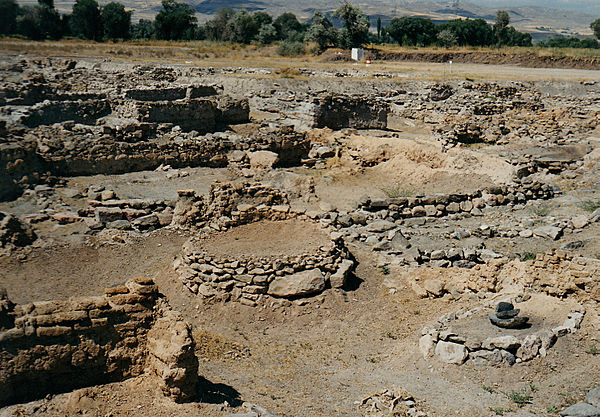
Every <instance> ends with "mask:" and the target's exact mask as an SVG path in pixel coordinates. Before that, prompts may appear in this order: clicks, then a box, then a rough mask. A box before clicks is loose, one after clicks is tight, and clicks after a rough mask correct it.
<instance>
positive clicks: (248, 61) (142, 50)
mask: <svg viewBox="0 0 600 417" xmlns="http://www.w3.org/2000/svg"><path fill="white" fill-rule="evenodd" d="M371 47H374V48H378V49H381V50H385V51H390V52H395V51H409V50H410V51H423V52H437V51H442V50H443V49H442V48H438V47H430V48H403V47H400V46H397V45H377V46H375V45H371ZM307 50H310V47H309V48H308V49H307ZM451 50H452V51H481V52H486V51H492V52H493V51H496V52H498V51H503V52H515V53H516V52H518V53H527V52H530V51H538V52H537V53H539V54H548V53H551V51H552V50H549V49H541V48H503V49H489V48H487V49H486V48H455V49H451ZM569 51H570V50H567V51H561V52H562V53H563V54H564V53H569ZM588 52H589V53H590V54H591V53H597V52H598V51H593V52H591V51H588ZM572 53H573V54H575V53H580V54H585V53H586V52H585V50H583V51H581V50H580V51H573V52H572ZM598 53H600V52H598ZM0 54H4V55H21V54H25V55H29V56H44V57H66V58H93V59H104V58H109V59H111V60H114V61H126V62H140V63H170V64H182V65H188V66H194V65H198V66H212V67H231V66H234V67H253V68H276V69H277V68H279V69H281V70H283V71H280V72H279V73H274V74H272V75H265V74H254V75H253V77H256V78H268V77H276V78H297V79H303V76H301V75H297V74H290V73H286V71H285V69H286V68H302V67H304V68H309V69H313V70H318V69H320V70H329V71H353V70H356V69H361V70H364V71H365V74H363V75H361V77H363V79H368V78H375V74H376V73H379V72H390V73H394V74H396V75H395V78H394V80H398V81H402V80H404V79H406V78H411V79H423V80H432V81H447V80H449V79H456V80H464V79H469V80H479V79H499V80H500V79H513V78H514V71H515V70H514V68H511V67H510V66H507V65H478V64H469V63H465V64H460V63H455V65H454V68H449V67H448V65H447V63H423V62H410V61H377V62H373V63H372V64H371V65H370V66H365V65H364V64H358V63H356V62H353V61H350V62H348V61H346V60H330V59H326V55H314V54H311V53H307V54H306V55H303V56H300V57H282V56H279V55H278V54H277V44H273V45H267V46H262V45H258V44H254V45H240V44H230V43H225V42H211V41H156V40H132V41H126V42H118V43H113V42H101V43H100V42H91V41H84V40H80V39H62V40H60V41H44V42H36V41H29V40H23V39H15V38H2V37H0ZM518 71H519V76H520V77H521V78H522V79H523V80H537V79H548V77H550V76H551V77H552V79H577V80H587V79H595V78H596V77H595V75H594V73H593V72H590V71H586V70H577V69H565V70H561V72H560V74H559V73H557V72H556V71H554V72H553V73H552V74H549V73H547V72H546V71H544V70H543V69H536V68H534V69H530V68H525V67H523V68H520V69H519V70H518ZM369 73H371V74H373V76H370V75H369ZM233 76H235V75H233Z"/></svg>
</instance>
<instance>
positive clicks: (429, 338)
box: [419, 294, 585, 366]
mask: <svg viewBox="0 0 600 417" xmlns="http://www.w3.org/2000/svg"><path fill="white" fill-rule="evenodd" d="M497 303H498V301H494V302H490V303H489V305H484V306H479V307H475V308H472V309H470V310H462V311H457V312H452V313H449V314H445V315H443V316H441V317H440V318H439V319H438V320H437V321H436V322H435V323H434V324H433V325H431V326H426V327H425V328H423V330H422V331H421V334H422V336H421V339H420V340H419V347H420V349H421V352H422V353H423V355H424V356H425V357H426V358H428V357H431V356H434V355H435V356H436V357H437V358H438V359H440V360H441V361H443V362H447V363H454V364H458V365H460V364H462V363H465V362H466V363H469V364H472V365H479V366H481V365H496V366H497V365H513V364H514V363H519V362H525V361H529V360H531V359H533V358H535V357H537V356H545V355H546V353H547V350H548V349H550V348H551V347H552V346H553V345H554V343H555V342H556V339H557V338H558V337H562V336H565V335H567V334H569V333H573V332H575V331H577V329H579V327H580V325H581V322H582V320H583V317H584V315H585V309H584V307H583V306H581V305H578V304H576V303H574V302H569V301H567V300H559V299H557V298H554V297H550V296H547V295H543V294H533V295H531V296H529V297H528V299H527V300H526V301H521V302H520V303H518V307H519V309H520V310H521V312H520V313H521V314H522V315H524V316H528V317H529V323H527V325H526V326H523V327H522V328H518V329H506V328H501V327H498V326H495V325H493V324H492V323H491V322H490V320H489V317H488V315H489V313H492V312H494V309H495V307H496V304H497Z"/></svg>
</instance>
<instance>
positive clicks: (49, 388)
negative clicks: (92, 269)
mask: <svg viewBox="0 0 600 417" xmlns="http://www.w3.org/2000/svg"><path fill="white" fill-rule="evenodd" d="M157 299H158V290H157V287H156V285H154V283H153V282H152V281H151V280H148V279H136V280H135V281H130V282H127V284H125V285H123V286H118V287H113V288H109V289H108V290H106V294H105V295H104V296H93V297H80V298H73V299H70V300H68V301H45V302H33V303H30V304H23V305H15V304H13V303H11V302H10V300H8V298H7V296H6V293H5V292H2V293H1V294H0V406H1V405H5V404H10V403H15V402H20V401H28V400H31V399H35V398H40V397H43V396H44V395H46V394H49V393H56V392H64V391H68V390H72V389H76V388H80V387H85V386H90V385H96V384H100V383H107V382H111V381H119V380H122V379H125V378H129V377H132V376H137V375H140V374H142V373H143V372H144V369H145V367H146V366H147V365H148V353H149V352H150V353H151V354H152V356H154V357H155V359H153V361H152V363H151V369H158V370H159V371H157V373H158V374H160V375H161V376H162V377H163V380H164V382H163V383H164V385H165V386H169V387H170V388H169V393H170V394H171V395H172V396H174V397H175V398H176V399H184V398H186V396H187V395H188V394H189V387H187V385H190V384H191V386H192V387H194V384H195V382H194V381H195V380H194V375H195V377H196V378H197V362H196V363H195V368H194V363H193V360H190V359H189V350H190V349H192V353H193V342H190V341H189V340H188V339H189V338H190V336H189V328H188V327H186V325H182V324H179V323H178V320H173V319H172V318H171V321H172V322H174V323H175V324H174V325H173V326H171V330H170V332H171V334H172V336H171V337H170V338H169V340H171V341H173V342H178V343H172V346H171V348H170V349H171V350H178V349H179V350H182V351H183V353H181V354H179V355H177V354H172V355H169V354H166V353H164V352H162V353H160V349H159V347H158V346H157V345H159V344H161V343H162V344H164V343H168V342H164V341H162V342H157V340H162V337H163V336H162V335H161V333H168V332H166V331H164V330H154V331H153V333H152V335H153V336H152V340H153V343H151V344H150V347H149V345H148V343H147V340H148V337H149V336H148V332H149V331H150V329H151V328H152V326H153V325H154V323H155V322H156V321H157V318H158V320H159V324H160V326H161V328H162V327H164V325H163V324H162V323H163V322H164V320H166V319H163V318H161V317H162V316H164V315H165V314H163V309H162V308H159V307H160V306H159V303H158V301H157ZM186 329H187V330H186ZM186 331H187V333H186ZM173 339H176V340H173ZM175 357H180V358H184V360H183V363H184V364H187V365H188V367H189V369H187V370H186V371H185V372H183V374H185V375H186V378H176V377H175V375H174V373H175V374H176V373H177V371H176V369H177V366H171V365H173V364H175V365H176V364H177V363H178V361H177V360H176V358H175ZM157 361H158V362H157ZM180 362H181V361H180ZM169 367H171V368H172V369H173V371H172V372H168V371H165V368H169ZM188 371H189V372H188ZM180 384H182V385H183V386H186V387H180V388H179V391H178V389H177V388H178V385H180Z"/></svg>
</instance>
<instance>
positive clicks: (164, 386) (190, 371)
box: [148, 310, 198, 402]
mask: <svg viewBox="0 0 600 417" xmlns="http://www.w3.org/2000/svg"><path fill="white" fill-rule="evenodd" d="M195 346H196V345H195V342H194V338H193V337H192V328H191V326H190V324H189V323H187V322H186V321H184V320H183V318H182V317H181V315H180V314H178V313H176V312H173V311H170V310H167V311H166V312H164V313H163V314H162V315H161V317H159V318H158V319H157V320H156V323H155V324H154V326H152V329H150V331H149V332H148V356H149V365H150V369H151V372H152V373H154V374H155V375H157V376H158V378H159V387H160V389H161V391H162V392H163V394H164V395H166V396H168V397H171V398H172V399H173V400H175V401H176V402H183V401H187V400H191V399H193V398H194V397H195V396H196V386H197V382H198V358H196V354H195V352H194V348H195Z"/></svg>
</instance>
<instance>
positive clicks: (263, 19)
mask: <svg viewBox="0 0 600 417" xmlns="http://www.w3.org/2000/svg"><path fill="white" fill-rule="evenodd" d="M252 19H254V21H255V22H256V24H257V25H258V27H259V28H260V27H261V26H264V25H269V24H271V23H273V18H272V17H271V15H270V14H268V13H265V12H254V13H252Z"/></svg>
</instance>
